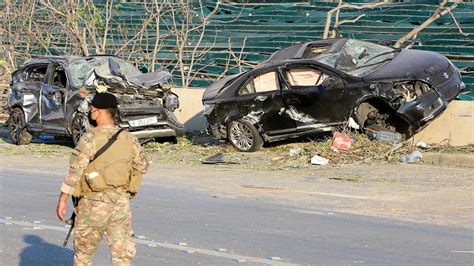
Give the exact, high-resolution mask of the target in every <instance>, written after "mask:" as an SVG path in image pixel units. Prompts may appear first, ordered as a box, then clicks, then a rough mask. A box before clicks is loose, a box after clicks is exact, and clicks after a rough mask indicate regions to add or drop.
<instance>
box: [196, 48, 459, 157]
mask: <svg viewBox="0 0 474 266" xmlns="http://www.w3.org/2000/svg"><path fill="white" fill-rule="evenodd" d="M464 87H465V85H464V83H463V82H462V81H461V75H460V73H459V71H458V69H457V68H456V67H455V66H454V65H453V64H452V63H451V62H450V61H449V60H448V59H447V58H446V57H444V56H442V55H440V54H438V53H435V52H426V51H417V50H409V49H393V48H390V47H387V46H383V45H379V44H375V43H371V42H366V41H361V40H354V39H330V40H322V41H314V42H308V43H302V44H297V45H294V46H291V47H288V48H284V49H282V50H280V51H278V52H276V53H274V54H273V55H272V56H271V57H270V58H269V59H268V60H267V61H266V62H264V64H262V65H261V66H259V67H257V68H255V69H253V70H250V71H247V72H244V73H239V74H236V75H233V76H229V77H225V78H223V79H221V80H218V81H217V82H215V83H214V84H212V85H211V86H210V87H209V88H208V89H207V90H206V91H205V93H204V96H203V104H204V108H205V110H204V114H205V116H206V118H207V121H208V123H209V126H210V128H211V130H212V132H213V134H214V136H215V137H216V138H219V139H228V140H229V141H230V142H231V143H232V145H233V146H235V147H236V148H237V149H238V150H240V151H255V150H258V149H259V148H260V147H261V146H262V145H263V144H264V142H272V141H276V140H281V139H286V138H290V137H298V136H301V135H304V134H312V133H317V132H323V131H331V130H333V129H334V127H337V126H341V125H348V126H349V127H352V128H355V129H360V130H362V131H364V132H374V131H375V132H377V131H380V130H385V131H391V132H398V133H401V134H403V136H404V137H409V136H411V135H413V134H414V133H415V132H417V131H419V130H420V129H421V128H423V127H424V126H425V125H427V123H428V122H430V121H431V120H433V119H434V118H435V117H436V116H438V115H439V114H441V113H442V112H443V110H444V109H445V108H446V106H447V104H448V102H450V101H451V100H453V99H454V98H456V96H457V95H458V94H459V92H460V91H461V90H463V89H464Z"/></svg>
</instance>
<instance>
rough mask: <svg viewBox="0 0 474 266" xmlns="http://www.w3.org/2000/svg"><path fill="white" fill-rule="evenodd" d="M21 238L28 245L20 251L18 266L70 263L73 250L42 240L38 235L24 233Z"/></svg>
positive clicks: (71, 262)
mask: <svg viewBox="0 0 474 266" xmlns="http://www.w3.org/2000/svg"><path fill="white" fill-rule="evenodd" d="M23 240H24V241H25V243H26V244H27V245H28V246H27V247H26V248H24V249H23V250H22V251H21V253H20V266H31V265H35V266H42V265H44V266H46V265H47V266H49V265H72V264H73V258H74V252H73V251H72V250H70V249H67V248H63V247H61V246H56V245H53V244H49V243H47V242H44V241H43V239H41V238H40V237H38V236H35V235H26V236H24V237H23Z"/></svg>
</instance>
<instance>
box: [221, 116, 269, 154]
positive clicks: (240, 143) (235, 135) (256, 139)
mask: <svg viewBox="0 0 474 266" xmlns="http://www.w3.org/2000/svg"><path fill="white" fill-rule="evenodd" d="M227 134H228V138H229V141H230V143H232V145H233V146H234V147H235V148H236V149H238V150H239V151H243V152H252V151H256V150H258V149H260V148H261V147H262V146H263V139H262V137H261V136H260V134H259V133H258V131H257V129H256V128H255V127H254V126H253V125H252V124H250V123H249V122H247V121H232V122H230V123H229V126H228V131H227Z"/></svg>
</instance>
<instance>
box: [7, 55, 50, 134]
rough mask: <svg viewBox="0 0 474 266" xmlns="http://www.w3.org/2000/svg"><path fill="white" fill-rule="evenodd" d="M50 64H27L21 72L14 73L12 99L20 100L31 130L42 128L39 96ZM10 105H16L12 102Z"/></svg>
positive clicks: (19, 102)
mask: <svg viewBox="0 0 474 266" xmlns="http://www.w3.org/2000/svg"><path fill="white" fill-rule="evenodd" d="M47 69H48V64H45V63H37V64H31V65H27V66H25V67H24V68H23V70H21V72H18V73H14V74H13V80H12V85H11V86H12V90H11V94H12V96H11V98H12V99H11V101H18V104H19V105H20V106H21V107H22V109H23V112H24V113H25V121H26V122H27V124H28V128H29V129H30V130H41V121H40V111H39V109H40V108H39V98H40V91H41V86H42V84H43V80H44V78H45V75H46V71H47ZM9 104H10V105H16V103H14V102H11V103H9Z"/></svg>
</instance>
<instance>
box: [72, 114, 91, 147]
mask: <svg viewBox="0 0 474 266" xmlns="http://www.w3.org/2000/svg"><path fill="white" fill-rule="evenodd" d="M89 126H90V124H89V120H88V119H87V117H86V115H84V114H83V113H77V114H76V115H74V118H73V119H72V125H71V138H72V142H73V143H74V146H77V144H79V140H81V137H82V136H83V135H84V134H85V133H86V132H87V131H88V130H89Z"/></svg>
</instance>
